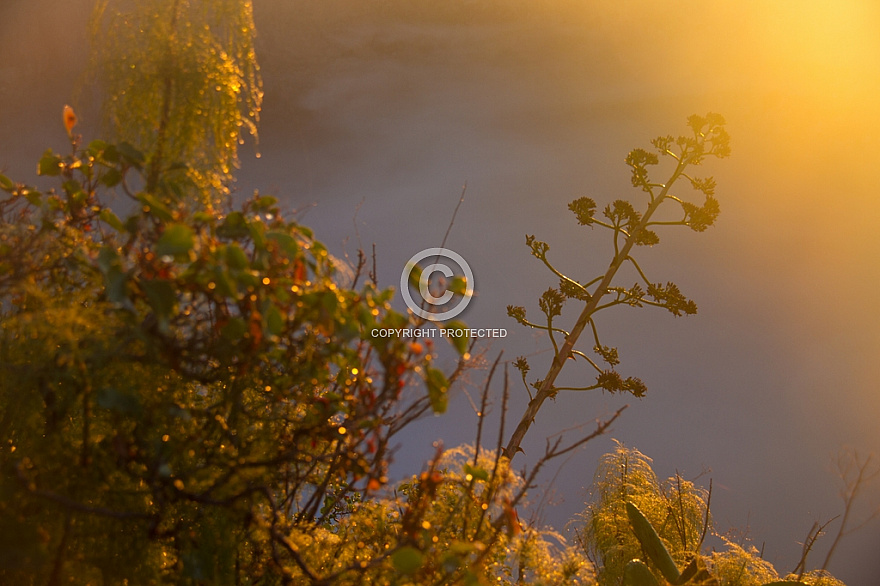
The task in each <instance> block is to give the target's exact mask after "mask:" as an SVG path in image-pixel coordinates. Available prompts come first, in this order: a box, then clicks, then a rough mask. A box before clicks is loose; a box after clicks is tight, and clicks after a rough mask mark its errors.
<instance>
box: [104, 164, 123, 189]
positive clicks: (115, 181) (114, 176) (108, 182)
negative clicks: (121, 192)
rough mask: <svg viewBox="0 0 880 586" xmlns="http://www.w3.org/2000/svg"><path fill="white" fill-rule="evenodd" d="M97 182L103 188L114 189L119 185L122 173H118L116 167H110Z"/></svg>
mask: <svg viewBox="0 0 880 586" xmlns="http://www.w3.org/2000/svg"><path fill="white" fill-rule="evenodd" d="M99 181H100V182H101V183H102V184H103V185H104V186H105V187H115V186H116V185H119V182H120V181H122V172H120V171H119V169H117V168H116V167H110V168H109V169H107V170H106V171H104V173H103V174H102V175H101V178H100V179H99Z"/></svg>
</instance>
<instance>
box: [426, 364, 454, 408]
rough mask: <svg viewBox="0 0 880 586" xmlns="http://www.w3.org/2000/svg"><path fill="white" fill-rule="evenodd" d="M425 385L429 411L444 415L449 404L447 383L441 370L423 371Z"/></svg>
mask: <svg viewBox="0 0 880 586" xmlns="http://www.w3.org/2000/svg"><path fill="white" fill-rule="evenodd" d="M425 383H426V384H427V385H428V400H429V401H430V402H431V409H432V410H433V411H434V413H445V412H446V407H447V405H448V404H449V397H448V395H447V391H448V390H449V381H448V380H447V379H446V375H445V374H443V371H442V370H438V369H436V368H431V367H430V366H429V367H428V368H427V369H426V370H425Z"/></svg>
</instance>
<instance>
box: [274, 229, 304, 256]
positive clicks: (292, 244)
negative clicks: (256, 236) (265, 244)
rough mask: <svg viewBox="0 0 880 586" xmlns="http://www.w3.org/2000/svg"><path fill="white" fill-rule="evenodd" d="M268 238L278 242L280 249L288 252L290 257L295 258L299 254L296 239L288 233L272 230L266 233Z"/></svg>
mask: <svg viewBox="0 0 880 586" xmlns="http://www.w3.org/2000/svg"><path fill="white" fill-rule="evenodd" d="M266 238H268V239H269V240H273V241H275V242H277V243H278V247H279V248H281V250H283V251H284V252H286V253H287V255H288V256H291V257H293V256H295V255H296V253H297V252H299V244H297V243H296V239H295V238H294V237H293V236H291V235H290V234H288V233H286V232H280V231H278V230H272V231H271V232H267V233H266Z"/></svg>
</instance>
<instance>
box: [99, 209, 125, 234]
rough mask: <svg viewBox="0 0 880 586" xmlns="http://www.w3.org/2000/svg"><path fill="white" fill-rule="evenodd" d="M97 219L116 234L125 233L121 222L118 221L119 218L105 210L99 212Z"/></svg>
mask: <svg viewBox="0 0 880 586" xmlns="http://www.w3.org/2000/svg"><path fill="white" fill-rule="evenodd" d="M98 217H100V218H101V221H102V222H104V223H105V224H107V225H108V226H110V227H111V228H113V229H114V230H116V231H117V232H123V231H125V226H123V225H122V221H121V220H120V219H119V216H117V215H116V214H114V213H113V212H112V211H110V210H109V209H107V208H104V209H103V210H101V213H100V214H98Z"/></svg>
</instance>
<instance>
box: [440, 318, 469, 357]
mask: <svg viewBox="0 0 880 586" xmlns="http://www.w3.org/2000/svg"><path fill="white" fill-rule="evenodd" d="M444 327H445V328H446V332H447V334H448V333H449V331H450V330H455V331H458V330H461V331H462V333H464V332H466V331H467V324H465V323H464V322H462V321H459V320H457V319H456V320H452V321H448V322H446V324H445V326H444ZM448 337H449V341H450V342H451V343H452V347H453V348H455V351H456V352H458V353H459V354H460V355H461V356H464V355H465V353H466V352H467V349H468V344H469V342H470V336H468V335H466V334H465V335H461V336H459V335H450V336H448Z"/></svg>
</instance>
